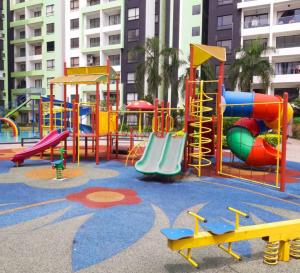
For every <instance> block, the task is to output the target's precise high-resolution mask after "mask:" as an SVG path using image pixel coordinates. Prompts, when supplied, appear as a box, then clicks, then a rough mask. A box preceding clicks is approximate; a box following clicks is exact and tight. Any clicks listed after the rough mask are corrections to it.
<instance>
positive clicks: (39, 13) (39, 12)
mask: <svg viewBox="0 0 300 273" xmlns="http://www.w3.org/2000/svg"><path fill="white" fill-rule="evenodd" d="M40 16H42V12H41V11H40V10H38V11H35V12H34V13H33V17H40Z"/></svg>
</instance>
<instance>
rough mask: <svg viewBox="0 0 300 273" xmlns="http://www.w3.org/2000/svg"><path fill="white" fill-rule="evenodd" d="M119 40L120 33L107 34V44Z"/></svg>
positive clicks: (117, 42) (115, 42) (113, 43)
mask: <svg viewBox="0 0 300 273" xmlns="http://www.w3.org/2000/svg"><path fill="white" fill-rule="evenodd" d="M120 40H121V36H120V34H115V35H109V37H108V44H109V45H117V44H119V43H120Z"/></svg>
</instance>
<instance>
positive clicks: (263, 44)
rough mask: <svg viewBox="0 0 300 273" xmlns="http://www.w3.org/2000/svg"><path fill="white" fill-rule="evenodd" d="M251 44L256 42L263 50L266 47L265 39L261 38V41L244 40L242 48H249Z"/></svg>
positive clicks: (266, 40)
mask: <svg viewBox="0 0 300 273" xmlns="http://www.w3.org/2000/svg"><path fill="white" fill-rule="evenodd" d="M253 42H258V43H260V44H261V45H262V46H263V47H264V48H267V47H268V39H267V38H262V39H250V40H244V48H247V47H249V46H251V44H252V43H253Z"/></svg>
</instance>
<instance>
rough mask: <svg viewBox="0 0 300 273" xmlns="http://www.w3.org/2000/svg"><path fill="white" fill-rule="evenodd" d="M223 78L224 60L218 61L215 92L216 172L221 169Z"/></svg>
mask: <svg viewBox="0 0 300 273" xmlns="http://www.w3.org/2000/svg"><path fill="white" fill-rule="evenodd" d="M223 79H224V62H221V63H220V71H219V79H218V94H217V151H216V174H217V175H218V174H219V173H220V171H221V154H222V139H221V136H222V130H223V128H222V106H221V103H222V89H223Z"/></svg>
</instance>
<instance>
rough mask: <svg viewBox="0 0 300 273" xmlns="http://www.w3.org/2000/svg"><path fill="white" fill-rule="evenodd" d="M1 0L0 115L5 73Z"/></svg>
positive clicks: (2, 104)
mask: <svg viewBox="0 0 300 273" xmlns="http://www.w3.org/2000/svg"><path fill="white" fill-rule="evenodd" d="M3 4H4V3H3V1H1V2H0V115H1V114H3V111H4V104H5V102H4V99H5V96H4V82H5V73H4V70H5V69H4V58H5V54H4V45H5V40H4V39H5V36H6V35H5V28H4V24H5V22H4V21H5V18H6V16H5V9H4V6H3Z"/></svg>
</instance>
